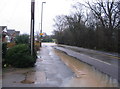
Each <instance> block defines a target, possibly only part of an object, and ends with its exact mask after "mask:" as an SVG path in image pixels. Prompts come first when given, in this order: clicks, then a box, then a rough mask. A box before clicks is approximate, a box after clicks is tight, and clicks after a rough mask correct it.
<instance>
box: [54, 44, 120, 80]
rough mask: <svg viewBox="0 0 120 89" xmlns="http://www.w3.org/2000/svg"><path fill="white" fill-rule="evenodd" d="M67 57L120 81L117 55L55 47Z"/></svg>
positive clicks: (73, 47)
mask: <svg viewBox="0 0 120 89" xmlns="http://www.w3.org/2000/svg"><path fill="white" fill-rule="evenodd" d="M55 48H56V49H59V50H61V51H63V52H65V53H67V54H68V55H70V56H72V57H75V58H77V59H79V60H81V61H83V62H85V63H88V64H90V65H92V66H94V67H95V68H96V69H98V70H100V71H101V72H103V73H106V74H108V75H110V76H111V77H113V78H115V79H118V80H119V81H120V75H119V71H118V70H120V67H119V65H120V64H119V63H120V57H118V54H117V53H107V52H103V51H96V50H91V49H85V48H80V47H75V46H67V45H57V46H56V47H55Z"/></svg>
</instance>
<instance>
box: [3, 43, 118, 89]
mask: <svg viewBox="0 0 120 89" xmlns="http://www.w3.org/2000/svg"><path fill="white" fill-rule="evenodd" d="M53 46H55V44H50V43H48V44H44V46H42V48H41V50H40V51H39V52H38V60H37V62H36V66H35V67H33V68H7V69H5V70H4V71H3V86H4V87H11V86H12V87H117V86H118V84H117V80H116V79H112V78H111V77H109V76H107V75H106V74H103V73H101V72H100V71H98V70H96V69H95V68H94V67H92V66H90V65H88V64H86V63H84V62H81V61H80V60H78V59H75V58H73V57H71V56H68V55H66V54H65V53H64V52H61V51H59V50H56V49H53ZM66 66H67V67H66ZM71 70H72V71H71Z"/></svg>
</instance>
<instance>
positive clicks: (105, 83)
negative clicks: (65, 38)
mask: <svg viewBox="0 0 120 89" xmlns="http://www.w3.org/2000/svg"><path fill="white" fill-rule="evenodd" d="M55 53H56V54H57V55H58V56H59V57H60V58H61V60H62V61H63V62H64V63H65V64H66V65H67V66H68V67H69V68H70V69H72V71H73V72H74V73H75V75H74V77H73V78H71V79H69V80H68V81H65V82H64V84H63V86H64V87H118V83H117V80H116V79H112V78H111V77H109V76H108V75H106V74H103V73H101V72H100V71H98V70H96V69H95V68H94V67H92V66H90V65H88V64H86V63H83V62H81V61H79V60H77V59H75V58H73V57H70V56H68V55H66V54H65V53H63V52H61V51H58V50H55Z"/></svg>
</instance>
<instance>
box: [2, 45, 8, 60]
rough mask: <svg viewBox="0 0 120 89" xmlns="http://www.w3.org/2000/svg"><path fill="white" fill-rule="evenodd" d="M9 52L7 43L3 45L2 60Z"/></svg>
mask: <svg viewBox="0 0 120 89" xmlns="http://www.w3.org/2000/svg"><path fill="white" fill-rule="evenodd" d="M6 51H7V43H2V58H5V56H6Z"/></svg>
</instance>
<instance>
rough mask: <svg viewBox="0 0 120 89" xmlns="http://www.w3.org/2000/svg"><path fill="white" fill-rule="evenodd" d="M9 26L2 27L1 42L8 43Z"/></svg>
mask: <svg viewBox="0 0 120 89" xmlns="http://www.w3.org/2000/svg"><path fill="white" fill-rule="evenodd" d="M6 29H7V26H0V33H2V35H1V36H2V37H1V38H2V39H0V42H6V41H7V40H6V35H7V30H6Z"/></svg>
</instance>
